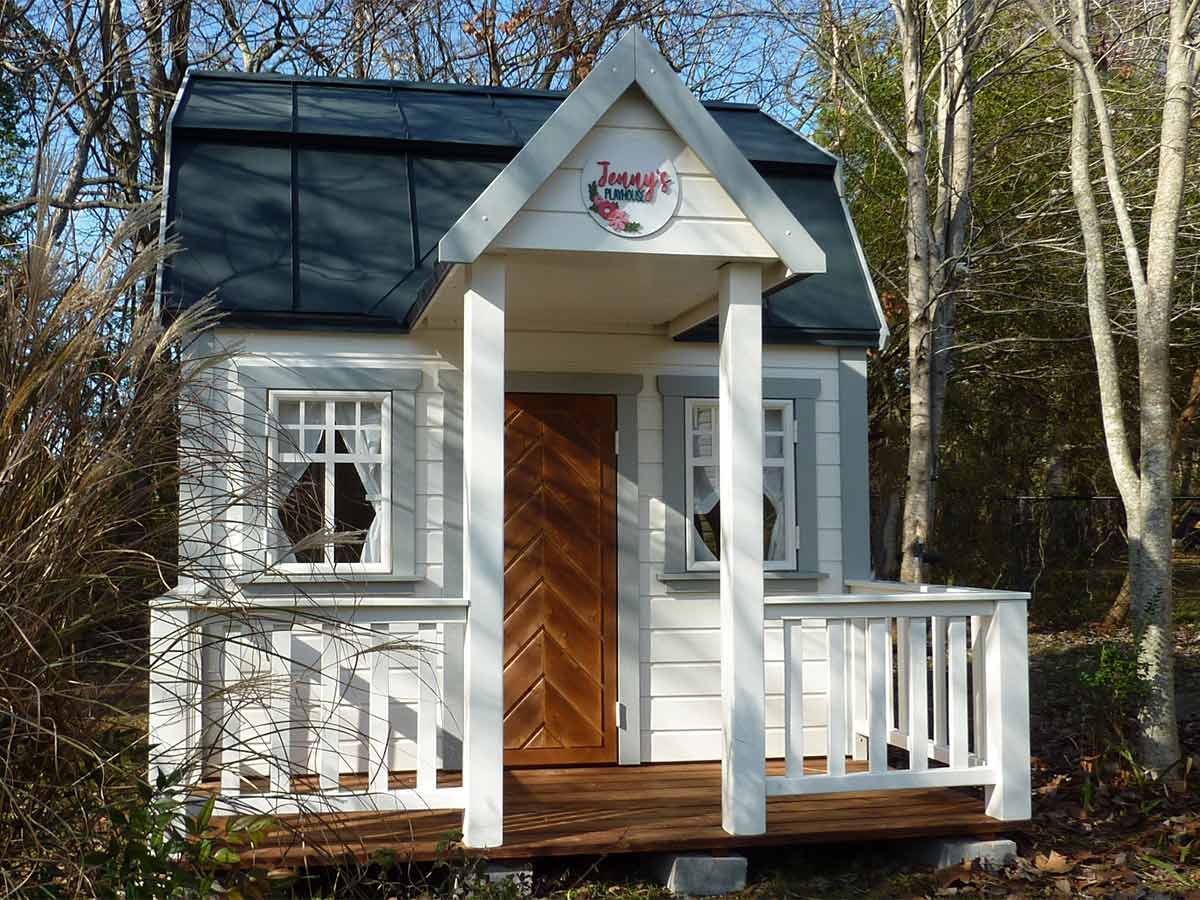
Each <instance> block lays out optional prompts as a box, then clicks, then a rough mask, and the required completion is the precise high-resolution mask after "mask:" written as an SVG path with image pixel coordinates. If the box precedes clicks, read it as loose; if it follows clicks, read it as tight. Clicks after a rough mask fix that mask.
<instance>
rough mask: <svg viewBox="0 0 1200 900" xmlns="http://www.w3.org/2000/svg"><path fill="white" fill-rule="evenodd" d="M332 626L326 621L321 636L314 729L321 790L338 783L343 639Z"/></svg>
mask: <svg viewBox="0 0 1200 900" xmlns="http://www.w3.org/2000/svg"><path fill="white" fill-rule="evenodd" d="M343 639H344V638H342V637H341V636H340V635H338V634H337V633H336V632H335V630H334V628H333V626H331V625H326V626H325V632H324V634H322V636H321V663H320V665H321V669H320V685H321V707H320V709H321V712H320V714H319V718H318V721H319V722H320V724H321V727H320V729H318V731H317V752H316V758H317V776H318V778H319V780H320V784H321V790H322V791H336V790H337V789H338V786H339V785H340V783H341V778H340V775H341V759H340V756H341V752H340V751H341V747H340V746H339V744H340V743H341V736H340V729H339V728H338V722H337V713H338V706H339V705H340V700H341V697H340V694H341V681H342V673H341V660H340V659H338V657H339V655H340V654H339V653H338V649H339V647H338V641H339V640H343Z"/></svg>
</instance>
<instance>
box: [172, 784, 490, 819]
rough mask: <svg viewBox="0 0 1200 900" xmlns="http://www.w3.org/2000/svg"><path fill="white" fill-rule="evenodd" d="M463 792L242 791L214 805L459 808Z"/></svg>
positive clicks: (241, 811) (315, 809) (286, 810)
mask: <svg viewBox="0 0 1200 900" xmlns="http://www.w3.org/2000/svg"><path fill="white" fill-rule="evenodd" d="M465 801H466V791H465V789H464V788H461V787H448V788H438V789H437V790H434V791H417V790H412V789H401V790H395V791H387V792H386V793H376V792H373V791H372V792H365V791H343V790H337V791H321V792H319V793H305V794H299V793H284V794H277V793H265V792H264V793H261V794H251V793H243V794H242V795H240V796H237V797H229V796H221V797H219V798H218V799H217V802H216V803H215V804H214V809H213V813H214V814H215V815H218V816H229V815H246V814H250V813H257V814H264V815H276V816H287V815H299V814H304V813H309V814H312V813H349V812H406V811H407V812H414V811H418V810H427V809H462V808H463V807H464V805H465ZM188 805H189V807H192V808H194V809H198V808H199V807H200V806H201V805H203V799H193V800H192V801H191V802H190V803H189V804H188Z"/></svg>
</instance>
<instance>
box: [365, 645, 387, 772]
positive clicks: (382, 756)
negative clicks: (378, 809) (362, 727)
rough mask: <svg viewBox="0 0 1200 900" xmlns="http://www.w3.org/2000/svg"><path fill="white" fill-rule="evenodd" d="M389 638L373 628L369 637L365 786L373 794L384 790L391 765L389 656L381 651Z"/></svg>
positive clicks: (383, 650)
mask: <svg viewBox="0 0 1200 900" xmlns="http://www.w3.org/2000/svg"><path fill="white" fill-rule="evenodd" d="M390 639H391V635H390V633H389V629H388V627H387V626H386V625H376V627H375V628H374V629H373V633H372V635H371V642H372V653H371V665H370V677H371V689H370V690H371V693H370V696H369V697H368V699H367V717H368V725H367V735H368V739H367V785H368V788H369V790H370V791H371V793H374V794H382V793H384V792H386V791H387V789H388V769H389V767H390V765H391V753H390V752H389V751H390V749H391V737H392V735H391V730H392V729H391V721H390V712H389V710H388V695H389V693H390V691H389V689H388V675H389V672H388V669H389V668H390V664H391V661H392V654H391V652H390V651H388V650H386V649H384V648H385V647H386V645H387V643H388V641H389V640H390Z"/></svg>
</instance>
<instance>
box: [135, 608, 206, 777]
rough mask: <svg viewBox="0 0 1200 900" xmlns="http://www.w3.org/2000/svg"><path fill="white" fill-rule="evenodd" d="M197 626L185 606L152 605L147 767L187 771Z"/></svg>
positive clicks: (192, 745) (195, 733)
mask: <svg viewBox="0 0 1200 900" xmlns="http://www.w3.org/2000/svg"><path fill="white" fill-rule="evenodd" d="M199 653H200V645H199V632H198V629H197V628H195V627H194V626H193V625H192V620H191V613H190V611H189V610H188V609H186V608H185V609H178V608H174V609H172V608H165V607H161V606H153V607H151V610H150V697H149V723H148V724H149V738H150V744H151V745H152V749H151V751H150V770H151V779H152V780H153V779H154V777H156V776H157V775H158V774H162V775H170V774H172V773H173V772H175V771H176V770H179V769H183V770H184V771H185V780H186V779H187V776H188V773H190V771H191V769H192V768H193V767H194V766H195V763H196V760H195V759H194V758H193V757H194V754H195V750H196V747H197V745H198V743H199V728H198V725H197V718H198V715H197V700H198V698H199V695H200V691H199V679H200V665H199Z"/></svg>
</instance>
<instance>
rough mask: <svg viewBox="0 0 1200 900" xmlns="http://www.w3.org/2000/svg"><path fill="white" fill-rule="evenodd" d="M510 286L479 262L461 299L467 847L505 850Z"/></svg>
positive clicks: (498, 264) (501, 266) (492, 262)
mask: <svg viewBox="0 0 1200 900" xmlns="http://www.w3.org/2000/svg"><path fill="white" fill-rule="evenodd" d="M522 152H524V151H522ZM485 196H486V193H485ZM481 199H482V198H481ZM506 279H507V273H506V266H505V263H504V261H503V260H501V259H498V258H495V257H490V256H484V257H481V258H480V259H479V260H478V261H477V262H475V263H474V264H473V265H471V266H470V268H469V269H468V270H467V290H466V292H465V294H464V296H463V519H464V522H463V526H464V527H463V587H464V594H465V596H466V600H467V603H468V604H470V608H471V612H470V615H469V616H468V618H467V643H466V653H465V657H466V663H465V671H464V685H465V688H464V690H465V694H466V704H467V710H466V734H465V739H464V741H463V786H464V788H465V789H466V808H465V811H464V814H463V843H464V844H466V845H467V846H468V847H476V848H485V847H497V846H499V845H500V843H501V841H502V840H503V833H504V803H503V799H504V764H503V760H504V564H503V560H504V310H505V302H506V298H505V289H506ZM760 631H761V629H760Z"/></svg>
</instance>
